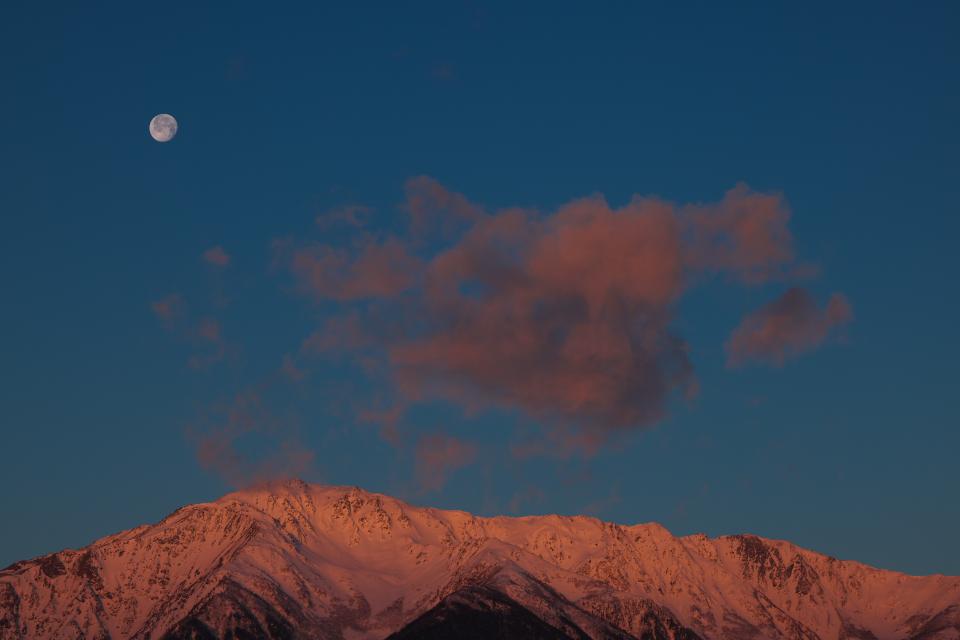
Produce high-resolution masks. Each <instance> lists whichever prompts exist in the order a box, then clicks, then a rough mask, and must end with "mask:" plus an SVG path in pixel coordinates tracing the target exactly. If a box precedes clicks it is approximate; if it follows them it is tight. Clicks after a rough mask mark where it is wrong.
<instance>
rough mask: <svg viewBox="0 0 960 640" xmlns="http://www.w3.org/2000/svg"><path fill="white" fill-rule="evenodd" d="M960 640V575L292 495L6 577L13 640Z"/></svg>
mask: <svg viewBox="0 0 960 640" xmlns="http://www.w3.org/2000/svg"><path fill="white" fill-rule="evenodd" d="M386 637H390V638H395V639H403V640H406V639H409V638H492V637H501V638H507V637H509V638H624V639H626V638H643V639H648V638H649V639H670V640H680V639H694V638H702V639H704V640H710V639H721V638H723V639H737V640H741V639H744V638H758V639H759V638H798V639H799V638H803V639H813V638H820V639H821V640H835V639H857V640H868V639H870V640H884V639H887V638H891V639H893V638H897V639H908V638H909V639H912V640H920V639H933V638H960V578H957V577H946V576H939V575H938V576H928V577H912V576H907V575H904V574H901V573H895V572H892V571H882V570H879V569H874V568H871V567H868V566H865V565H862V564H859V563H856V562H847V561H842V560H837V559H835V558H831V557H828V556H824V555H820V554H817V553H813V552H811V551H807V550H804V549H801V548H799V547H796V546H794V545H792V544H790V543H789V542H782V541H776V540H766V539H763V538H758V537H756V536H747V535H743V536H724V537H720V538H707V537H706V536H703V535H693V536H686V537H674V536H672V535H671V534H670V532H669V531H667V530H666V529H664V528H663V527H661V526H660V525H657V524H640V525H633V526H624V525H618V524H611V523H608V522H601V521H599V520H597V519H595V518H588V517H583V516H575V517H563V516H532V517H523V518H508V517H495V518H480V517H476V516H473V515H471V514H469V513H465V512H462V511H441V510H437V509H431V508H423V507H414V506H411V505H409V504H406V503H404V502H402V501H400V500H397V499H394V498H391V497H388V496H385V495H380V494H373V493H368V492H365V491H362V490H360V489H356V488H348V487H331V486H319V485H308V484H305V483H302V482H298V481H294V482H288V483H284V484H281V485H274V486H269V487H264V488H260V489H252V490H246V491H242V492H237V493H232V494H229V495H227V496H224V497H223V498H221V499H219V500H217V501H216V502H212V503H208V504H197V505H192V506H188V507H184V508H182V509H179V510H177V511H176V512H174V513H172V514H171V515H170V516H168V517H167V518H165V519H164V520H162V521H161V522H159V523H157V524H155V525H149V526H141V527H137V528H135V529H131V530H129V531H125V532H123V533H119V534H117V535H113V536H109V537H106V538H103V539H101V540H98V541H97V542H95V543H93V544H92V545H90V546H89V547H86V548H84V549H80V550H76V551H74V550H69V551H61V552H59V553H55V554H51V555H48V556H44V557H42V558H36V559H33V560H27V561H23V562H18V563H16V564H14V565H12V566H10V567H7V568H6V569H4V570H2V571H0V639H2V640H6V639H11V638H31V639H32V638H71V639H72V638H104V639H105V638H114V639H116V638H171V639H173V638H323V639H335V638H336V639H340V638H343V639H353V638H386Z"/></svg>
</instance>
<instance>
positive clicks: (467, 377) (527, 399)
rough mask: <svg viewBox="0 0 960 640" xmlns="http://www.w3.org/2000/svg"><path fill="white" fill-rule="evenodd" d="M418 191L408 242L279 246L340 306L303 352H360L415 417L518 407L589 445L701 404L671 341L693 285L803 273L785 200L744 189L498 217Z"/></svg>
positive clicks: (577, 204) (295, 271) (416, 187)
mask: <svg viewBox="0 0 960 640" xmlns="http://www.w3.org/2000/svg"><path fill="white" fill-rule="evenodd" d="M405 193H406V202H405V204H404V207H403V209H404V210H405V211H406V212H407V213H408V215H409V228H408V230H407V232H406V233H405V234H400V235H399V236H398V235H393V236H388V237H385V238H381V237H378V236H377V235H376V234H375V233H373V232H370V231H367V230H365V231H364V232H363V233H362V234H361V237H360V238H359V239H358V240H355V241H354V242H353V243H352V244H350V243H347V246H337V245H329V244H324V243H315V244H311V245H306V246H300V247H297V246H294V245H293V243H290V242H286V243H278V244H277V245H276V246H277V247H278V253H279V254H280V255H281V259H280V262H281V263H282V264H284V265H285V266H286V268H287V269H288V270H289V271H290V273H291V274H292V275H293V277H294V280H295V282H296V283H297V288H298V290H299V291H301V292H303V293H305V294H306V295H308V296H309V297H310V298H312V299H313V300H314V301H315V302H317V303H318V304H320V303H323V302H325V301H335V302H339V303H341V304H340V305H339V310H338V311H336V312H334V315H333V316H332V317H327V318H326V319H325V320H324V321H323V324H322V326H321V328H320V329H318V331H317V332H316V333H314V334H313V335H312V336H311V337H310V338H309V339H308V340H307V341H305V343H304V346H303V348H302V353H304V354H314V355H318V354H324V355H325V356H326V355H328V354H330V353H331V351H339V352H346V353H352V354H354V355H356V357H357V358H358V360H360V361H362V362H364V363H366V364H365V365H364V366H365V369H366V370H367V371H368V372H371V373H376V372H385V375H386V376H387V379H388V380H389V382H390V383H391V386H392V389H393V391H394V392H395V394H396V396H397V403H398V404H399V405H402V406H404V407H407V406H410V405H412V404H414V403H417V402H423V401H430V400H437V399H439V400H443V401H447V402H452V403H455V404H458V405H460V406H462V407H464V408H466V409H468V410H474V409H482V408H485V407H498V408H506V409H512V410H519V411H521V412H523V413H525V414H527V415H528V416H531V417H533V418H535V419H537V420H539V421H540V422H541V423H543V424H548V425H552V426H551V427H550V428H551V429H553V430H554V432H555V434H560V435H561V436H562V437H561V439H562V440H564V441H569V442H588V443H590V445H591V448H592V449H595V447H596V446H599V445H600V444H602V443H603V442H604V441H605V440H606V439H607V438H609V437H610V436H611V435H612V434H613V433H615V432H618V431H622V430H625V429H632V428H638V427H645V426H649V425H652V424H654V423H656V422H657V421H658V420H660V419H661V418H663V417H664V415H666V412H667V408H668V404H669V402H670V400H671V398H672V397H673V396H674V395H675V394H679V395H681V396H689V395H692V394H694V393H695V392H696V388H697V386H696V385H697V383H696V379H695V376H694V371H693V365H692V362H691V359H690V356H689V353H688V347H687V344H686V343H685V341H684V340H683V339H682V337H681V336H679V335H678V334H677V332H676V330H675V328H674V320H675V314H676V310H677V303H678V301H679V300H680V299H681V298H682V297H683V296H684V295H686V293H687V292H688V291H689V290H690V289H691V288H692V287H693V286H695V285H697V284H700V283H702V282H704V281H706V280H709V279H711V278H714V277H717V276H719V277H720V278H721V279H722V280H724V281H726V282H728V283H731V284H737V285H741V286H754V285H759V284H764V283H767V282H771V281H780V280H789V279H790V278H792V277H794V276H795V275H796V273H797V272H798V270H799V267H798V264H797V262H796V259H795V256H794V249H793V239H792V236H791V233H790V230H789V226H788V223H789V219H790V215H791V214H790V210H789V208H788V207H787V205H786V203H785V201H784V199H783V197H782V196H781V195H780V194H768V193H758V192H755V191H752V190H751V189H750V188H749V187H747V186H746V185H737V186H736V187H735V188H733V189H731V190H730V191H728V192H727V193H726V194H725V195H724V197H723V198H722V199H721V200H720V201H718V202H716V203H708V204H692V205H678V204H676V203H671V202H668V201H665V200H661V199H657V198H648V197H642V196H634V197H633V198H632V199H631V200H630V201H629V202H627V203H626V204H624V205H622V206H618V207H617V206H611V205H610V204H609V203H608V202H607V201H606V199H605V198H603V197H602V196H600V195H595V196H591V197H586V198H581V199H577V200H573V201H571V202H568V203H566V204H564V205H562V206H560V207H558V208H557V209H556V210H554V211H550V212H540V211H535V210H531V209H525V208H518V207H512V208H503V209H498V210H494V211H489V210H487V209H486V208H485V207H482V206H480V205H478V204H475V203H473V202H471V201H470V200H468V199H467V198H466V197H465V196H464V195H462V194H460V193H457V192H454V191H451V190H450V189H448V188H446V187H445V186H443V185H442V184H440V183H439V182H438V181H436V180H435V179H433V178H430V177H427V176H419V177H416V178H412V179H411V180H409V181H408V182H407V183H406V185H405ZM324 308H326V309H329V308H330V307H329V306H326V307H324ZM371 362H378V363H379V365H378V366H371V365H370V363H371ZM578 434H579V435H578Z"/></svg>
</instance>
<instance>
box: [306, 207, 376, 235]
mask: <svg viewBox="0 0 960 640" xmlns="http://www.w3.org/2000/svg"><path fill="white" fill-rule="evenodd" d="M371 213H373V208H371V207H368V206H366V205H362V204H346V205H343V206H341V207H335V208H333V209H330V210H329V211H326V212H325V213H322V214H320V215H319V216H317V220H316V222H317V226H318V227H320V228H321V229H326V228H329V227H334V226H337V225H342V224H345V225H348V226H351V227H356V228H361V227H364V226H366V224H367V218H369V216H370V214H371Z"/></svg>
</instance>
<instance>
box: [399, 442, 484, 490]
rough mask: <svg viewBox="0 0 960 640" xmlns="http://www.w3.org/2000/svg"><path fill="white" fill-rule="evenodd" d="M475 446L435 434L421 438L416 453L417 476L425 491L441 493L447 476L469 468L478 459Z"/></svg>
mask: <svg viewBox="0 0 960 640" xmlns="http://www.w3.org/2000/svg"><path fill="white" fill-rule="evenodd" d="M476 453H477V448H476V446H475V445H474V444H472V443H469V442H465V441H463V440H458V439H457V438H454V437H451V436H447V435H443V434H434V435H427V436H423V437H421V438H420V440H419V441H418V442H417V446H416V451H415V454H414V455H415V463H416V475H417V480H418V482H419V483H420V486H421V488H422V489H423V490H424V491H439V490H440V489H442V488H443V485H444V484H446V481H447V476H448V475H449V474H450V473H451V472H452V471H456V470H457V469H460V468H462V467H465V466H467V465H468V464H470V462H472V461H473V459H474V458H475V457H476Z"/></svg>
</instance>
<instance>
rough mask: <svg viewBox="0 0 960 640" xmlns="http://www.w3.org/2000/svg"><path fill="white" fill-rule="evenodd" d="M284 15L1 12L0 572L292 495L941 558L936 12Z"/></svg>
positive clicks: (884, 558) (949, 471)
mask: <svg viewBox="0 0 960 640" xmlns="http://www.w3.org/2000/svg"><path fill="white" fill-rule="evenodd" d="M313 4H314V5H318V6H312V7H309V8H308V7H285V8H274V7H272V6H271V7H270V8H269V9H268V8H265V7H264V5H263V4H262V3H257V4H253V3H233V4H232V5H231V8H230V10H229V11H224V10H222V9H221V8H218V7H214V6H212V5H205V4H203V3H176V2H173V3H164V5H162V6H158V5H145V4H140V3H111V4H107V3H97V4H96V6H87V5H83V6H80V5H76V4H75V3H53V4H47V5H44V6H40V5H38V4H37V3H26V2H17V3H14V4H13V5H12V6H10V7H8V8H7V9H6V11H5V12H4V13H5V17H4V20H3V21H2V23H0V54H2V55H0V71H2V77H3V78H4V89H3V92H2V97H0V116H2V120H3V122H5V123H7V124H6V126H5V129H4V133H3V144H2V145H0V215H2V225H3V233H2V234H0V260H2V268H0V284H2V291H3V294H4V299H5V301H6V302H5V304H4V305H3V308H4V310H3V313H2V314H0V354H2V367H0V376H2V384H0V407H2V408H0V455H2V460H3V462H2V464H0V486H2V487H3V488H4V490H3V491H2V492H0V565H6V564H8V563H10V562H13V561H15V560H18V559H22V558H26V557H32V556H36V555H40V554H44V553H49V552H53V551H55V550H58V549H61V548H65V547H74V548H75V547H79V546H82V545H85V544H88V543H90V542H91V541H93V540H94V539H96V538H98V537H100V536H103V535H107V534H109V533H113V532H116V531H119V530H121V529H125V528H129V527H133V526H136V525H138V524H142V523H144V522H155V521H157V520H159V519H161V518H162V517H163V516H164V515H166V514H167V513H169V512H171V511H173V510H174V509H176V508H177V507H179V506H182V505H184V504H189V503H194V502H201V501H206V500H212V499H215V498H216V497H218V496H220V495H222V494H223V493H226V492H228V491H230V490H233V489H234V488H237V487H242V486H246V485H248V484H250V483H255V482H259V481H263V480H265V479H270V478H274V477H285V476H299V477H302V478H304V479H306V480H309V481H313V482H323V483H330V484H343V485H358V486H361V487H363V488H366V489H368V490H372V491H379V492H383V493H388V494H391V495H395V496H397V497H400V498H402V499H405V500H408V501H411V502H413V503H416V504H428V505H431V506H436V507H442V508H459V509H465V510H468V511H471V512H474V513H478V514H483V515H492V514H501V513H502V514H508V515H521V514H533V513H564V514H575V513H586V514H590V515H595V516H597V517H600V518H603V519H607V520H612V521H616V522H621V523H626V524H631V523H638V522H648V521H657V522H660V523H662V524H664V525H665V526H666V527H668V528H669V529H670V530H671V531H672V532H673V533H674V534H689V533H696V532H704V533H707V534H709V535H722V534H730V533H740V532H750V533H755V534H758V535H762V536H766V537H771V538H779V539H789V540H791V541H793V542H795V543H797V544H800V545H802V546H804V547H808V548H811V549H814V550H817V551H820V552H823V553H827V554H830V555H834V556H837V557H840V558H844V559H853V560H859V561H862V562H866V563H869V564H872V565H875V566H879V567H882V568H888V569H896V570H900V571H905V572H908V573H912V574H928V573H947V574H954V575H957V574H960V553H958V552H957V547H956V540H957V539H958V538H960V508H958V506H957V505H958V504H960V481H958V476H957V471H956V470H957V456H956V452H957V451H958V450H960V433H958V428H957V427H958V426H960V425H958V418H960V412H958V409H957V404H956V400H955V399H956V397H957V392H958V390H960V389H958V384H957V382H958V377H957V373H956V362H957V361H958V360H960V340H958V338H957V333H956V327H957V326H958V322H960V308H958V302H957V296H956V284H955V282H956V276H957V267H956V261H955V258H954V256H955V251H956V249H955V247H956V242H957V240H956V239H957V235H958V232H960V223H958V217H957V214H958V213H960V212H958V207H957V202H958V199H960V153H958V152H960V126H958V124H957V122H958V121H957V114H958V113H960V37H957V36H958V33H960V10H958V8H957V5H956V4H955V3H949V2H931V3H924V4H923V5H907V4H903V3H896V4H894V3H876V2H874V3H844V4H843V6H842V7H838V6H836V3H805V4H804V5H803V6H799V5H798V6H789V7H788V6H777V3H736V4H734V5H731V4H727V3H671V4H669V5H668V4H664V3H658V4H649V5H647V4H642V3H611V4H609V5H606V6H604V7H602V8H600V9H598V8H596V7H588V6H586V5H583V4H573V3H569V4H568V3H559V4H558V3H529V4H524V6H522V7H518V6H517V4H516V3H489V4H488V3H480V2H444V3H423V4H418V5H416V6H411V5H399V4H396V3H381V4H376V3H370V4H366V5H363V6H353V7H347V6H334V5H335V4H349V3H313ZM321 4H324V5H326V4H329V5H330V6H319V5H321ZM158 113H170V114H173V115H174V116H175V117H176V118H177V120H178V122H179V132H178V134H177V136H176V137H175V138H174V139H173V140H172V141H170V142H168V143H158V142H155V141H153V140H152V139H151V138H150V136H149V135H148V131H147V124H148V122H149V121H150V119H151V118H152V117H153V116H154V115H156V114H158Z"/></svg>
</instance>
